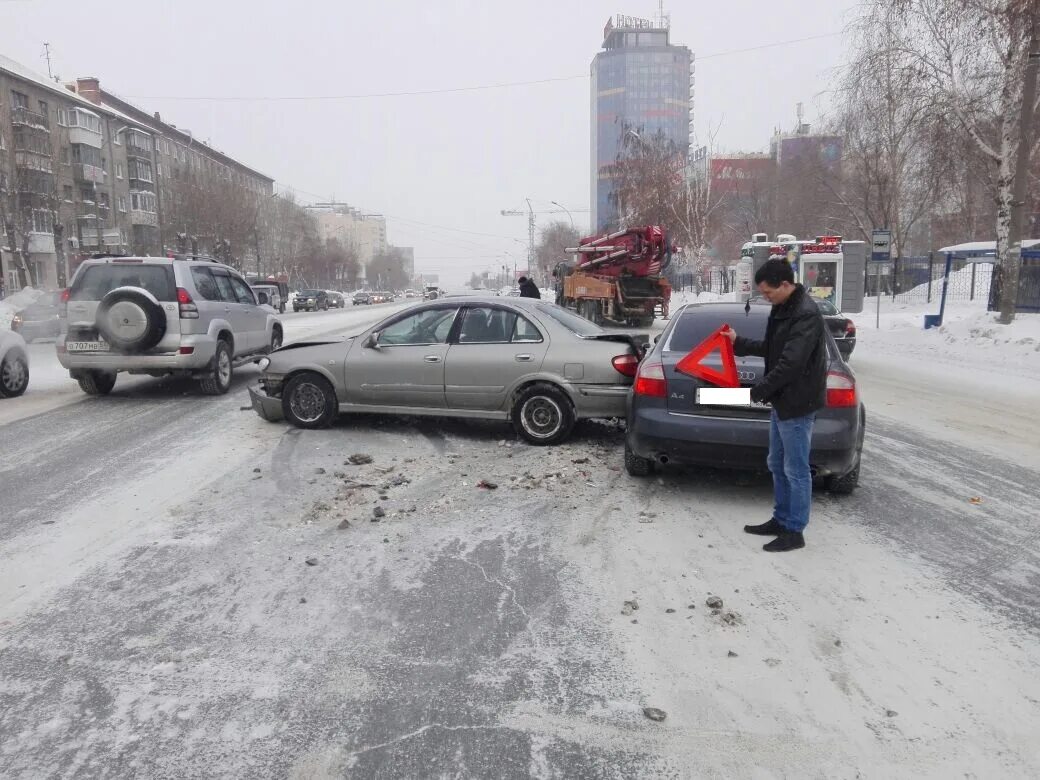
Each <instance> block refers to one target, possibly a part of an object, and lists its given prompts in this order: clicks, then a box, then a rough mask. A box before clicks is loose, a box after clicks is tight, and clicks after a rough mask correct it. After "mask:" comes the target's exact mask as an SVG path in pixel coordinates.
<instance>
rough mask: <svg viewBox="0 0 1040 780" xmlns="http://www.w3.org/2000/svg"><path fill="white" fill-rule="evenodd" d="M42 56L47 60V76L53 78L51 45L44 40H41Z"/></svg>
mask: <svg viewBox="0 0 1040 780" xmlns="http://www.w3.org/2000/svg"><path fill="white" fill-rule="evenodd" d="M43 56H44V58H45V59H46V60H47V78H49V79H54V73H53V72H52V71H51V45H50V44H49V43H47V42H46V41H44V42H43ZM54 80H55V81H57V79H54Z"/></svg>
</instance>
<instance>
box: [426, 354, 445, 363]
mask: <svg viewBox="0 0 1040 780" xmlns="http://www.w3.org/2000/svg"><path fill="white" fill-rule="evenodd" d="M423 360H425V361H426V362H427V363H440V362H441V356H440V355H427V356H426V357H424V358H423Z"/></svg>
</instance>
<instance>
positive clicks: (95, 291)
mask: <svg viewBox="0 0 1040 780" xmlns="http://www.w3.org/2000/svg"><path fill="white" fill-rule="evenodd" d="M119 287H140V288H142V289H145V290H147V291H148V292H150V293H151V294H152V295H154V296H155V299H156V300H158V301H175V300H177V291H176V288H175V286H174V283H173V268H172V267H171V266H169V265H145V264H143V263H141V264H137V263H104V264H102V265H89V266H87V267H86V268H84V269H83V270H82V271H81V272H80V273H79V274H77V275H76V279H75V281H74V282H73V284H72V289H71V290H69V300H70V301H100V300H101V299H102V298H104V297H105V296H106V295H108V293H110V292H112V290H115V289H116V288H119Z"/></svg>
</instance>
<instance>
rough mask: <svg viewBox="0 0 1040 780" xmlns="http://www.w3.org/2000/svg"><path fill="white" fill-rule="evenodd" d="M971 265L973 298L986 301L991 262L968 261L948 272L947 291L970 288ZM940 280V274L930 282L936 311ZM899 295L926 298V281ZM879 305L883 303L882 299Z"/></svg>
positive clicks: (991, 269)
mask: <svg viewBox="0 0 1040 780" xmlns="http://www.w3.org/2000/svg"><path fill="white" fill-rule="evenodd" d="M972 265H974V266H975V300H976V301H978V300H980V299H981V300H982V301H988V300H989V283H990V281H991V280H992V278H993V263H974V264H971V263H969V264H968V265H966V266H964V268H961V269H960V270H959V271H952V272H951V273H950V282H949V291H950V292H951V293H952V292H953V291H954V290H957V291H961V290H963V291H964V292H967V291H968V290H970V289H971V269H972ZM940 270H941V268H940ZM942 280H943V278H942V275H940V276H939V278H938V279H936V280H935V281H933V282H932V300H933V301H935V302H936V303H935V306H936V307H937V308H936V311H938V305H939V304H938V301H939V298H940V297H941V296H942ZM900 295H905V296H907V297H912V298H920V299H922V300H927V299H928V282H924V283H923V284H919V285H917V286H916V287H913V288H911V289H910V290H908V291H906V292H903V293H900ZM881 305H882V306H884V305H885V304H884V301H882V303H881Z"/></svg>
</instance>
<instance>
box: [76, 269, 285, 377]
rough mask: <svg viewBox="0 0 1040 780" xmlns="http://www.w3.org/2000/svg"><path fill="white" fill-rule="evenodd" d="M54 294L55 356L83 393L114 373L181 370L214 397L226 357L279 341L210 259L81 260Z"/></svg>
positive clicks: (232, 278)
mask: <svg viewBox="0 0 1040 780" xmlns="http://www.w3.org/2000/svg"><path fill="white" fill-rule="evenodd" d="M62 298H63V301H64V302H65V305H66V317H67V322H68V327H67V332H66V333H65V334H64V335H63V336H62V337H61V339H60V340H59V341H58V360H59V361H60V362H61V364H62V365H63V366H64V367H65V368H67V369H68V370H69V375H70V376H71V377H72V378H73V379H75V380H77V381H78V382H79V386H80V387H81V388H82V389H83V392H85V393H88V394H89V395H104V394H105V393H108V392H110V391H111V390H112V388H113V386H114V385H115V383H116V374H117V373H119V372H120V371H126V372H129V373H131V374H149V375H151V376H165V375H168V374H180V375H186V376H191V377H193V378H195V379H198V380H200V382H201V385H202V390H203V392H205V393H208V394H210V395H220V394H223V393H226V392H227V391H228V389H229V388H230V387H231V373H232V370H233V369H234V367H235V366H236V365H240V364H242V363H245V362H248V360H249V359H251V358H252V357H253V356H255V355H260V354H265V353H268V352H271V351H273V350H275V349H278V347H280V346H281V345H282V325H281V323H280V322H279V320H278V317H277V316H275V313H274V311H273V310H272V309H271V308H270V307H268V306H263V305H260V304H259V303H258V302H257V299H256V296H255V294H254V293H253V290H252V289H251V288H250V286H249V285H248V284H247V283H246V281H245V279H243V278H242V277H241V276H240V275H239V274H238V272H237V271H235V270H234V269H233V268H229V267H227V266H225V265H221V264H220V263H216V262H213V261H210V260H205V259H191V260H188V259H180V258H166V257H113V258H107V259H100V260H86V261H84V263H83V264H82V265H81V266H80V267H79V268H78V269H77V270H76V274H75V276H74V277H73V278H72V284H71V285H70V286H69V289H68V290H66V291H65V293H63V296H62Z"/></svg>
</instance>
